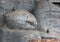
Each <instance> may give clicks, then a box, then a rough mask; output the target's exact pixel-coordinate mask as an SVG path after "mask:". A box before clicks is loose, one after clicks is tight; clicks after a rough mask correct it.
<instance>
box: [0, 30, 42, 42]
mask: <svg viewBox="0 0 60 42" xmlns="http://www.w3.org/2000/svg"><path fill="white" fill-rule="evenodd" d="M31 39H41V37H40V34H39V33H38V31H33V30H27V31H26V30H9V29H0V42H29V40H31Z"/></svg>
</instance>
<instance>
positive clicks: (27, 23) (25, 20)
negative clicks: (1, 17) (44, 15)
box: [6, 10, 37, 30]
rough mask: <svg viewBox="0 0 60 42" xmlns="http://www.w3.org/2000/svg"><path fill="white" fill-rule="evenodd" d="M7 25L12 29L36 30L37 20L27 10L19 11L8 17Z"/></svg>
mask: <svg viewBox="0 0 60 42" xmlns="http://www.w3.org/2000/svg"><path fill="white" fill-rule="evenodd" d="M6 24H7V26H8V27H9V28H11V29H18V28H19V29H29V30H30V29H36V27H37V21H36V18H35V17H34V16H33V15H32V14H31V13H29V12H28V11H26V10H17V11H14V12H12V13H9V14H7V15H6Z"/></svg>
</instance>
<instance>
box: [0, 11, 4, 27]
mask: <svg viewBox="0 0 60 42" xmlns="http://www.w3.org/2000/svg"><path fill="white" fill-rule="evenodd" d="M3 24H4V15H3V13H2V12H1V11H0V27H1V26H3Z"/></svg>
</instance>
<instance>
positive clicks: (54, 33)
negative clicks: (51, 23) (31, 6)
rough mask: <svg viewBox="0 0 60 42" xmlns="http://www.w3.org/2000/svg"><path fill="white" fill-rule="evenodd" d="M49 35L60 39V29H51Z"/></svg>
mask: <svg viewBox="0 0 60 42" xmlns="http://www.w3.org/2000/svg"><path fill="white" fill-rule="evenodd" d="M49 34H50V35H52V36H54V37H57V38H59V39H60V29H58V28H56V29H50V32H49Z"/></svg>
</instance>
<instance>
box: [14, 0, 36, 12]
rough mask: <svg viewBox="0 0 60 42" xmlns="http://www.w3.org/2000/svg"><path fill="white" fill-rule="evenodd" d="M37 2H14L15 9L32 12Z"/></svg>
mask: <svg viewBox="0 0 60 42" xmlns="http://www.w3.org/2000/svg"><path fill="white" fill-rule="evenodd" d="M36 3H37V0H15V9H17V10H20V9H25V10H28V11H30V12H32V11H33V10H34V9H35V7H36Z"/></svg>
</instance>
